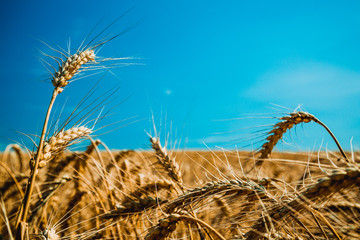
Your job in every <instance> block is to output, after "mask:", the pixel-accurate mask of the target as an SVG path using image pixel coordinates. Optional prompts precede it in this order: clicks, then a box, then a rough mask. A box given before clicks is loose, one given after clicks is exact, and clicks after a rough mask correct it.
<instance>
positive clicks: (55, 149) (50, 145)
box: [31, 126, 92, 169]
mask: <svg viewBox="0 0 360 240" xmlns="http://www.w3.org/2000/svg"><path fill="white" fill-rule="evenodd" d="M91 132H92V131H91V129H89V128H87V127H84V126H81V127H73V128H70V129H68V130H66V131H60V132H58V133H57V134H55V135H54V136H52V137H50V139H49V140H48V141H46V142H45V143H44V147H43V151H42V152H41V156H40V162H39V166H38V168H39V169H40V168H43V167H45V166H46V164H47V163H48V162H49V161H51V160H52V159H54V157H55V156H56V155H58V154H60V153H61V152H63V151H64V150H65V149H66V148H67V147H68V146H69V145H70V144H72V143H73V142H74V141H76V140H79V139H80V138H82V137H84V136H87V135H89V134H91ZM31 166H32V167H34V160H33V159H32V161H31Z"/></svg>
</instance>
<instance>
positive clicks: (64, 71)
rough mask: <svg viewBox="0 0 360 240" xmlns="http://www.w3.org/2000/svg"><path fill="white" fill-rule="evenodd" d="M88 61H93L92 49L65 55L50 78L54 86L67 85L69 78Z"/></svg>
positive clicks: (61, 86)
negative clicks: (64, 58)
mask: <svg viewBox="0 0 360 240" xmlns="http://www.w3.org/2000/svg"><path fill="white" fill-rule="evenodd" d="M89 61H95V53H94V50H84V51H83V52H80V53H79V54H74V55H71V56H69V57H67V58H66V60H65V61H63V62H62V65H61V66H60V67H59V70H58V71H57V72H55V74H54V76H53V78H52V79H51V82H52V84H53V85H54V87H55V88H59V87H60V88H63V87H65V86H66V85H68V83H69V81H70V79H71V78H72V77H73V76H74V75H75V74H77V73H78V72H79V70H80V68H81V66H82V65H84V64H86V63H87V62H89Z"/></svg>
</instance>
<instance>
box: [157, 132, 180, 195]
mask: <svg viewBox="0 0 360 240" xmlns="http://www.w3.org/2000/svg"><path fill="white" fill-rule="evenodd" d="M150 142H151V147H152V148H153V149H154V150H155V153H156V157H157V159H158V161H159V163H160V164H161V165H162V166H163V167H164V168H165V170H166V171H167V173H168V175H169V177H171V178H172V179H173V180H174V181H175V182H177V183H178V185H179V186H180V188H181V189H183V187H182V184H183V180H182V176H181V171H180V168H179V165H178V164H177V162H176V161H175V158H173V157H171V156H170V155H169V153H168V152H167V150H166V148H165V147H162V146H161V144H160V139H159V138H154V137H150Z"/></svg>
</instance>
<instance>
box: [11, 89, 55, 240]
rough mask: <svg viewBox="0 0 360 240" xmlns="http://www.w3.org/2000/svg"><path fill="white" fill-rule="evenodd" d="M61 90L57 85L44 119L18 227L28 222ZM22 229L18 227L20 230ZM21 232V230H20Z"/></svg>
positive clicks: (19, 237)
mask: <svg viewBox="0 0 360 240" xmlns="http://www.w3.org/2000/svg"><path fill="white" fill-rule="evenodd" d="M60 92H61V88H59V87H56V88H55V89H54V91H53V94H52V97H51V100H50V103H49V107H48V109H47V112H46V117H45V121H44V125H43V129H42V133H41V137H40V143H39V146H38V149H37V153H36V159H35V164H34V168H33V169H32V171H31V176H30V179H29V181H28V185H27V188H26V192H25V196H24V200H23V203H22V205H21V208H20V211H19V216H18V219H17V221H16V228H19V227H20V228H21V226H24V224H20V225H19V223H20V222H26V217H27V214H28V211H29V206H30V199H31V195H32V192H33V189H34V186H35V177H36V174H37V169H38V166H39V162H40V156H41V153H42V150H43V147H44V140H45V135H46V129H47V125H48V122H49V118H50V113H51V109H52V107H53V105H54V102H55V99H56V97H57V95H58V94H59V93H60ZM19 230H20V229H18V231H19ZM19 232H21V231H19ZM18 239H21V236H18V235H17V236H16V240H18Z"/></svg>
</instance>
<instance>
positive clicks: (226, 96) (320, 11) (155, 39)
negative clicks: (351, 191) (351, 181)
mask: <svg viewBox="0 0 360 240" xmlns="http://www.w3.org/2000/svg"><path fill="white" fill-rule="evenodd" d="M359 5H360V4H359V2H358V1H346V4H345V3H342V4H341V3H340V2H339V1H316V2H315V1H301V2H299V1H247V2H246V1H145V0H144V1H103V2H102V3H99V1H92V0H88V1H58V2H55V1H16V2H15V1H6V2H3V3H2V7H1V8H0V9H1V10H0V11H1V12H0V18H1V21H0V24H1V29H2V37H1V38H0V42H1V46H2V58H1V59H0V61H1V64H0V66H1V68H0V78H1V83H2V87H1V88H0V104H1V107H2V111H1V112H2V114H1V116H0V148H1V150H3V149H4V148H5V147H6V145H7V144H9V143H11V142H12V141H11V140H10V139H13V140H16V141H22V140H23V141H25V137H24V136H22V135H19V134H18V133H16V131H21V132H24V133H30V134H35V133H38V134H39V132H40V129H41V125H42V121H43V118H44V115H45V110H46V106H47V103H48V101H49V97H50V94H51V90H52V85H51V83H47V82H44V81H42V80H45V79H46V78H48V77H49V76H48V73H47V72H46V70H45V68H44V67H43V66H42V65H41V63H40V62H39V61H38V57H40V56H41V54H40V52H39V50H41V51H44V52H47V53H51V54H53V52H51V51H50V50H49V49H48V48H46V47H45V46H44V45H43V44H42V43H41V42H39V41H38V40H37V39H38V38H40V39H42V40H44V41H46V42H48V43H52V44H58V45H60V46H62V47H64V48H66V45H67V42H68V39H69V38H71V42H72V46H74V47H76V45H78V44H79V43H80V42H81V41H82V40H83V39H84V37H85V36H86V34H87V33H89V32H90V31H91V29H92V28H93V27H94V26H95V25H96V23H97V22H99V20H101V19H103V20H102V21H101V23H100V25H99V27H98V30H101V29H102V28H104V27H106V26H107V25H108V24H109V23H111V22H112V21H113V20H114V19H116V18H117V17H118V16H120V15H121V14H123V13H124V12H126V11H127V10H128V9H130V8H132V10H131V11H130V12H129V13H128V14H127V15H126V16H125V17H123V18H122V19H120V20H119V21H118V22H117V23H116V24H114V25H113V26H112V27H111V28H110V30H109V32H107V33H109V34H116V33H118V32H121V31H123V30H124V29H126V28H127V27H129V26H133V25H136V26H135V27H134V29H132V30H131V31H129V32H127V33H125V34H124V35H122V36H120V37H119V38H117V39H115V40H113V41H111V42H109V43H108V44H107V45H106V46H104V47H103V48H102V49H101V50H100V51H99V53H98V55H100V56H103V57H128V56H130V57H134V58H140V59H135V60H132V62H134V63H140V64H137V65H133V66H128V67H122V68H118V69H112V72H113V74H106V76H105V77H104V79H103V80H102V81H101V83H100V88H101V90H99V92H98V93H99V95H101V94H102V93H103V92H105V91H106V90H108V89H111V88H113V87H115V86H119V87H120V89H119V91H118V98H117V99H116V100H114V101H113V102H112V104H114V105H116V104H117V103H120V102H122V101H123V100H125V101H124V102H123V103H122V104H120V105H119V106H118V107H117V108H116V109H115V110H114V114H113V115H111V116H109V117H108V118H107V119H106V120H104V121H103V122H101V123H99V125H98V126H97V127H99V128H100V127H101V126H104V125H106V124H109V123H113V122H117V121H120V120H124V119H127V118H130V117H134V119H135V120H136V121H137V122H135V123H131V124H130V125H127V126H125V127H123V128H121V129H116V130H114V131H112V132H110V133H107V134H105V135H102V136H101V139H102V140H103V141H104V142H105V143H106V144H107V145H109V146H110V147H111V148H113V149H124V148H130V149H141V148H148V147H149V143H148V138H147V135H146V133H145V131H147V132H150V131H152V119H151V115H152V113H153V115H154V118H155V125H156V126H157V129H158V130H159V131H161V133H162V134H163V136H164V135H165V134H166V133H170V134H169V135H170V137H169V141H172V142H173V144H174V143H175V142H176V141H179V140H181V144H180V147H181V148H187V149H190V148H206V146H210V147H214V146H223V147H226V148H234V147H235V146H237V147H239V148H241V147H243V146H246V145H250V146H252V147H254V148H256V146H258V145H256V143H255V141H251V139H252V138H251V136H255V135H251V132H252V131H256V130H258V129H257V128H251V129H247V127H251V126H260V125H266V124H272V123H275V122H276V119H264V118H254V119H253V118H251V119H236V118H244V117H248V116H252V117H256V116H260V117H263V116H279V114H278V113H280V112H291V110H292V109H295V108H296V107H297V106H298V105H302V107H303V109H305V110H306V111H308V112H310V113H312V114H314V115H315V116H317V117H318V118H319V119H320V120H322V121H323V122H324V123H326V124H327V125H328V126H329V127H330V129H332V131H333V132H334V133H335V135H336V136H337V137H338V139H339V141H340V142H341V144H342V145H343V146H344V148H346V149H350V141H351V138H352V137H353V140H352V144H353V146H354V148H355V149H357V148H358V146H359V138H358V136H359V133H360V127H359V126H360V124H359V123H360V112H359V111H358V109H359V105H360V101H359V100H360V61H359V60H360V48H359V40H360V28H359V23H360V15H359V14H358V12H359V9H360V8H359V7H360V6H359ZM101 76H102V75H97V76H95V77H88V78H84V79H81V80H79V81H76V82H74V83H72V84H71V85H69V87H68V88H66V89H65V91H64V92H63V93H62V96H61V97H59V99H58V104H59V105H58V107H57V108H58V109H61V106H62V105H63V104H64V101H65V100H66V99H67V103H66V105H65V108H64V109H65V110H64V114H65V113H66V112H71V110H72V109H73V107H74V106H76V103H77V102H78V101H79V100H80V99H81V97H83V96H84V95H85V94H86V92H87V90H88V89H89V88H91V86H93V85H94V83H95V82H96V80H97V79H99V78H100V77H101ZM274 104H276V105H274ZM277 105H280V106H284V107H286V109H285V108H280V107H277ZM107 107H109V106H107ZM257 113H266V114H267V115H257ZM221 119H233V120H228V121H218V120H221ZM131 121H132V120H127V121H125V123H130V122H131ZM120 126H122V123H118V124H115V125H113V126H111V127H109V129H108V130H111V129H114V128H117V127H120ZM103 132H105V131H103ZM221 132H228V133H226V134H215V133H221ZM97 133H101V131H98V132H97ZM293 133H294V134H293V138H294V139H293V140H290V138H289V139H288V140H289V141H288V142H290V143H291V144H292V145H293V147H291V148H289V149H291V150H304V151H309V150H313V149H316V150H317V149H318V148H320V146H322V147H323V148H325V147H328V148H329V149H335V146H334V144H333V143H332V141H331V139H329V137H328V136H327V134H326V133H325V132H324V131H323V130H322V129H320V128H319V127H318V126H315V125H314V124H306V125H304V126H303V127H299V128H298V129H297V131H293ZM249 134H250V140H247V136H248V135H249ZM245 140H246V141H245ZM285 140H286V139H285ZM25 142H26V141H25ZM204 143H206V145H205V144H204ZM27 144H28V147H30V148H31V145H30V144H29V143H27ZM281 148H282V145H280V146H279V149H281ZM286 148H287V147H286Z"/></svg>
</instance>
